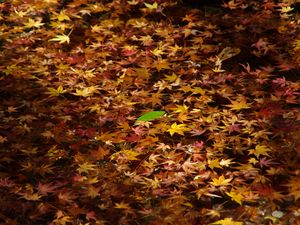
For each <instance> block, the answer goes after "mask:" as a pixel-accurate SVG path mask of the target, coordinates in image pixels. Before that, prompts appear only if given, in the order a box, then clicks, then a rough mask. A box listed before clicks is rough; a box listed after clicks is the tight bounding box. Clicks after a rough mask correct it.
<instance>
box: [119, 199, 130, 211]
mask: <svg viewBox="0 0 300 225" xmlns="http://www.w3.org/2000/svg"><path fill="white" fill-rule="evenodd" d="M115 208H116V209H131V207H130V205H129V204H128V203H125V202H123V201H122V202H120V203H116V204H115Z"/></svg>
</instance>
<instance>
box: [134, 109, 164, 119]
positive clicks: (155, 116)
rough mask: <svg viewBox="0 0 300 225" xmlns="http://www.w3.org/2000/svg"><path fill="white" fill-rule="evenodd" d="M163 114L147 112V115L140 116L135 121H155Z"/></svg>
mask: <svg viewBox="0 0 300 225" xmlns="http://www.w3.org/2000/svg"><path fill="white" fill-rule="evenodd" d="M164 114H165V111H152V112H148V113H146V114H144V115H142V116H140V117H139V118H137V121H151V120H155V119H157V118H159V117H161V116H162V115H164Z"/></svg>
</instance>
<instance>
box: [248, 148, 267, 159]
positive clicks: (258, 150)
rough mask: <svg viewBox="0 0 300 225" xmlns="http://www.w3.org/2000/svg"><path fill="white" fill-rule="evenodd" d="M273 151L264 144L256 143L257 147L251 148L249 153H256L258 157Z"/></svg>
mask: <svg viewBox="0 0 300 225" xmlns="http://www.w3.org/2000/svg"><path fill="white" fill-rule="evenodd" d="M269 151H271V149H269V148H268V147H267V146H264V145H256V146H255V149H250V150H249V154H254V155H255V156H256V157H257V158H258V157H259V156H260V155H266V156H269V154H268V152H269Z"/></svg>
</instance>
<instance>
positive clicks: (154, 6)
mask: <svg viewBox="0 0 300 225" xmlns="http://www.w3.org/2000/svg"><path fill="white" fill-rule="evenodd" d="M144 4H145V6H146V7H147V8H148V9H150V10H154V9H157V7H158V4H157V2H154V3H153V4H152V5H151V4H149V3H144Z"/></svg>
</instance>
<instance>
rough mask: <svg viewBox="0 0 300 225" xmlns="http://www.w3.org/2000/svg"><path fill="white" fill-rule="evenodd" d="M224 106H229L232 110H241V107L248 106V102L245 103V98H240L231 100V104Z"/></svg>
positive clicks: (245, 107) (246, 107)
mask: <svg viewBox="0 0 300 225" xmlns="http://www.w3.org/2000/svg"><path fill="white" fill-rule="evenodd" d="M226 106H227V107H230V108H231V109H232V110H241V109H248V108H250V105H249V103H247V100H246V98H241V99H239V100H237V101H231V104H230V105H226Z"/></svg>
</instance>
